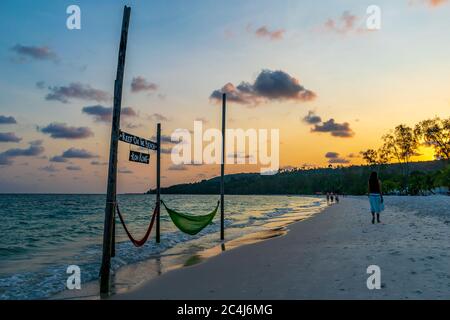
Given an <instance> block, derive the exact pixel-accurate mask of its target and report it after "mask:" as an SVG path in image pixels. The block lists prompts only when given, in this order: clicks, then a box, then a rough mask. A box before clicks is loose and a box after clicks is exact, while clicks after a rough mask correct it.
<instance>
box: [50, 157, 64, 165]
mask: <svg viewBox="0 0 450 320" xmlns="http://www.w3.org/2000/svg"><path fill="white" fill-rule="evenodd" d="M49 161H50V162H58V163H61V162H67V159H66V158H64V157H63V156H54V157H51V158H50V160H49Z"/></svg>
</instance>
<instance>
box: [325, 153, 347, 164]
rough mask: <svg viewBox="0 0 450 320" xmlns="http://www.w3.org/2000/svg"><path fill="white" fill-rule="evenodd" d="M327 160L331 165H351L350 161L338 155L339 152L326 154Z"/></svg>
mask: <svg viewBox="0 0 450 320" xmlns="http://www.w3.org/2000/svg"><path fill="white" fill-rule="evenodd" d="M325 158H327V159H328V163H329V164H347V163H350V161H349V160H347V159H344V158H341V157H340V155H339V153H337V152H332V151H330V152H327V153H326V154H325Z"/></svg>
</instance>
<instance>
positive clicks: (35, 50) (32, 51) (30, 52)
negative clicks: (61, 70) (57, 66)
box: [11, 44, 59, 62]
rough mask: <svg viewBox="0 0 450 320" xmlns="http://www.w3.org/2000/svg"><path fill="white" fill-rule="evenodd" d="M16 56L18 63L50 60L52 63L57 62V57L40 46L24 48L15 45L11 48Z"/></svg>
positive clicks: (47, 48)
mask: <svg viewBox="0 0 450 320" xmlns="http://www.w3.org/2000/svg"><path fill="white" fill-rule="evenodd" d="M11 50H12V51H14V52H15V53H16V54H17V56H18V59H19V60H18V61H20V62H25V61H27V59H30V58H31V59H34V60H50V61H53V62H58V60H59V59H58V56H57V55H56V53H55V52H53V51H52V50H51V49H50V48H49V47H46V46H42V47H37V46H24V45H21V44H16V45H15V46H14V47H12V48H11Z"/></svg>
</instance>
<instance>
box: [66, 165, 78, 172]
mask: <svg viewBox="0 0 450 320" xmlns="http://www.w3.org/2000/svg"><path fill="white" fill-rule="evenodd" d="M66 170H69V171H81V167H79V166H67V167H66Z"/></svg>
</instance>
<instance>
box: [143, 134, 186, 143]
mask: <svg viewBox="0 0 450 320" xmlns="http://www.w3.org/2000/svg"><path fill="white" fill-rule="evenodd" d="M150 140H151V141H155V142H156V136H152V137H151V138H150ZM177 143H179V141H172V137H171V136H168V135H165V134H162V135H161V144H177Z"/></svg>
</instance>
